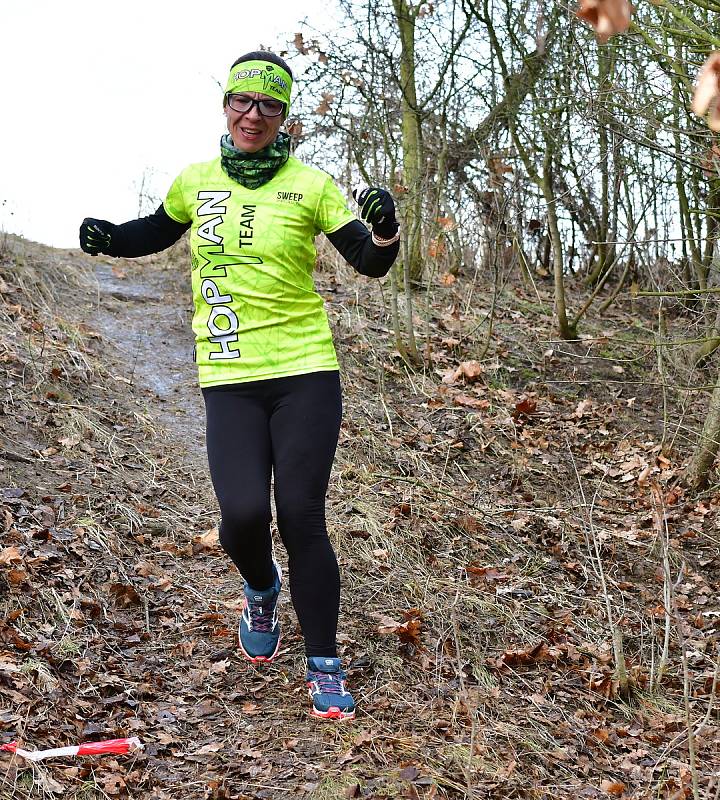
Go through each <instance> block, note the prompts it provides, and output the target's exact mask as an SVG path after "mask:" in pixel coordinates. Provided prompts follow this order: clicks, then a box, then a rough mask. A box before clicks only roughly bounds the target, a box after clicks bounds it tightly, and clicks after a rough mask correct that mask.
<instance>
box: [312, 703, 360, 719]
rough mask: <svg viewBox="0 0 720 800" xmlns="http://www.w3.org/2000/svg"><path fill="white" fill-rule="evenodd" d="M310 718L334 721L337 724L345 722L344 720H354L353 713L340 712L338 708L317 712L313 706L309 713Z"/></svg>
mask: <svg viewBox="0 0 720 800" xmlns="http://www.w3.org/2000/svg"><path fill="white" fill-rule="evenodd" d="M310 716H311V717H315V719H323V720H327V719H334V720H338V721H339V722H345V721H346V720H351V719H355V712H354V711H341V710H340V709H339V708H329V709H328V710H327V711H318V710H317V708H315V707H314V706H313V708H312V710H311V711H310Z"/></svg>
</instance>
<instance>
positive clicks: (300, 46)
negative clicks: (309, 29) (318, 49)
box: [293, 33, 308, 56]
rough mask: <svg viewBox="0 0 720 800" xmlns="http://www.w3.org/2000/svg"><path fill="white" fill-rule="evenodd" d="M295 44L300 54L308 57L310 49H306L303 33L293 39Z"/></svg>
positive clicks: (297, 34)
mask: <svg viewBox="0 0 720 800" xmlns="http://www.w3.org/2000/svg"><path fill="white" fill-rule="evenodd" d="M293 44H294V45H295V47H296V48H297V51H298V53H302V54H303V55H304V56H306V55H307V53H308V49H307V47H305V41H304V40H303V35H302V33H296V34H295V38H294V39H293Z"/></svg>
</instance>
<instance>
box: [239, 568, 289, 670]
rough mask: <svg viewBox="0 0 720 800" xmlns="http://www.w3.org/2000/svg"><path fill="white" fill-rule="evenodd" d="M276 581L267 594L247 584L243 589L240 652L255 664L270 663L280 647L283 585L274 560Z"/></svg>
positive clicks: (266, 591)
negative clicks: (280, 604) (278, 604)
mask: <svg viewBox="0 0 720 800" xmlns="http://www.w3.org/2000/svg"><path fill="white" fill-rule="evenodd" d="M273 566H274V568H275V582H274V583H273V585H272V586H271V587H270V588H269V589H266V590H265V591H264V592H258V591H256V590H255V589H253V588H251V587H250V586H249V585H248V584H247V583H246V584H245V586H244V588H243V592H244V594H245V599H244V601H243V610H242V616H241V617H240V629H239V631H238V638H239V640H240V649H241V650H242V652H243V655H244V656H245V658H247V659H248V661H252V662H253V664H269V663H270V662H271V661H272V660H273V659H274V658H275V656H276V655H277V651H278V648H279V647H280V623H279V622H278V612H277V601H278V597H279V595H280V586H281V584H282V570H281V569H280V565H279V564H278V563H277V561H275V559H273Z"/></svg>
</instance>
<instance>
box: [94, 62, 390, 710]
mask: <svg viewBox="0 0 720 800" xmlns="http://www.w3.org/2000/svg"><path fill="white" fill-rule="evenodd" d="M291 90H292V72H291V71H290V67H289V66H288V65H287V63H286V62H285V61H284V60H283V59H282V58H280V57H278V56H276V55H275V54H273V53H269V52H266V51H255V52H252V53H247V54H246V55H244V56H242V57H240V58H239V59H238V60H237V61H236V62H235V63H234V64H233V65H232V68H231V69H230V75H229V77H228V82H227V87H226V90H225V94H224V97H223V109H224V113H225V116H226V118H227V128H228V133H227V134H225V135H223V136H222V138H221V140H220V154H219V156H218V157H217V158H215V159H213V160H212V161H208V162H206V163H200V164H191V165H190V166H189V167H187V168H186V169H184V170H183V171H182V172H181V173H180V175H179V176H178V177H177V178H176V179H175V181H174V183H173V184H172V186H171V187H170V191H169V192H168V194H167V197H166V198H165V200H164V201H163V203H162V205H161V206H160V207H159V208H158V209H157V211H155V213H153V214H151V215H149V216H147V217H143V218H141V219H136V220H132V221H130V222H125V223H124V224H122V225H114V224H112V223H110V222H108V221H106V220H100V219H93V218H86V219H85V220H83V223H82V225H81V226H80V246H81V247H82V249H83V250H84V251H85V252H86V253H90V254H91V255H96V254H98V253H104V254H106V255H109V256H118V257H125V258H132V257H136V256H144V255H148V254H149V253H156V252H159V251H160V250H163V249H165V248H167V247H169V246H170V245H172V244H173V243H174V242H176V241H177V240H178V239H179V238H180V237H181V236H182V235H183V233H184V232H185V231H186V230H188V229H190V248H191V262H192V291H193V302H194V314H193V321H192V327H193V331H194V333H195V360H196V362H197V367H198V375H199V383H200V387H201V391H202V394H203V398H204V401H205V412H206V434H207V455H208V463H209V466H210V476H211V478H212V482H213V486H214V489H215V493H216V495H217V499H218V503H219V506H220V513H221V523H220V543H221V544H222V546H223V548H224V549H225V551H226V552H227V553H228V555H229V556H230V558H231V559H232V560H233V562H234V563H235V565H236V566H237V568H238V570H239V571H240V573H241V575H242V576H243V578H244V581H245V584H244V602H243V611H242V616H241V619H240V626H239V633H238V636H239V643H240V650H241V652H242V653H243V655H244V656H245V658H247V659H248V660H250V661H252V662H254V663H267V662H271V661H272V660H273V659H274V658H275V656H276V655H277V652H278V648H279V645H280V623H279V622H278V614H277V602H278V595H279V594H280V587H281V583H282V574H281V570H280V566H279V565H278V564H277V562H276V561H275V560H274V558H273V555H272V540H271V534H270V521H271V510H270V485H271V475H273V476H274V480H275V484H274V494H275V505H276V510H277V527H278V531H279V533H280V538H281V539H282V542H283V545H284V546H285V548H286V550H287V554H288V563H289V575H290V595H291V598H292V602H293V606H294V608H295V611H296V613H297V616H298V620H299V622H300V626H301V628H302V632H303V636H304V640H305V654H306V658H307V674H306V682H307V686H308V689H309V692H310V697H311V699H312V710H311V714H313V715H314V716H316V717H321V718H324V719H339V720H344V719H351V718H352V717H354V715H355V703H354V701H353V698H352V696H351V694H350V693H349V692H348V690H347V689H346V687H345V677H346V676H345V673H344V672H343V670H342V668H341V665H340V659H339V658H338V654H337V645H336V639H335V637H336V632H337V622H338V611H339V607H340V573H339V570H338V564H337V560H336V557H335V553H334V551H333V548H332V545H331V543H330V540H329V539H328V534H327V528H326V524H325V495H326V492H327V488H328V481H329V478H330V470H331V467H332V462H333V459H334V457H335V448H336V446H337V440H338V434H339V430H340V421H341V416H342V400H341V386H340V376H339V371H338V362H337V358H336V354H335V349H334V345H333V341H332V336H331V333H330V328H329V325H328V320H327V316H326V313H325V309H324V307H323V301H322V298H321V297H320V296H319V295H318V293H317V291H316V290H315V287H314V284H313V279H312V272H313V268H314V266H315V258H316V251H315V245H314V239H315V237H316V236H317V235H318V234H319V233H320V232H321V231H322V232H323V233H324V234H325V235H326V236H327V237H328V239H329V240H330V241H331V242H332V244H333V245H334V246H335V248H336V249H337V250H338V251H339V252H340V254H341V255H342V256H343V257H344V258H345V259H346V260H347V261H348V262H349V263H350V264H352V266H353V267H354V268H355V269H356V270H357V271H358V272H359V273H361V274H363V275H368V276H370V277H374V278H379V277H382V276H384V275H386V274H387V272H388V270H389V269H390V267H391V265H392V263H393V261H394V260H395V258H396V257H397V254H398V247H399V245H398V239H399V233H398V223H397V221H396V218H395V205H394V203H393V200H392V197H391V196H390V195H389V194H388V192H387V191H385V190H384V189H380V188H367V189H365V190H363V191H362V192H360V193H359V194H358V195H357V197H356V200H357V202H358V206H359V208H360V216H361V218H362V219H363V220H364V221H365V222H366V223H368V224H369V225H370V226H371V229H372V230H371V231H370V230H368V228H367V227H366V226H365V225H364V224H363V223H362V222H361V221H360V220H358V219H357V218H356V217H355V215H354V214H353V213H352V212H351V211H350V210H349V209H348V208H347V204H346V201H345V199H344V198H343V196H342V194H341V193H340V191H339V189H338V188H337V187H336V186H335V184H334V183H333V181H332V179H331V178H330V176H329V175H327V174H326V173H325V172H322V171H320V170H318V169H315V168H313V167H310V166H308V165H306V164H303V163H302V162H301V161H299V160H298V159H297V158H295V157H294V156H291V155H290V137H289V136H288V134H287V133H285V132H283V131H281V130H280V127H281V125H282V123H283V121H284V120H285V119H286V117H287V115H288V109H289V107H290V96H291Z"/></svg>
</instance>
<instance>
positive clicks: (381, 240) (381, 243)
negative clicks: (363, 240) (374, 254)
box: [371, 223, 400, 247]
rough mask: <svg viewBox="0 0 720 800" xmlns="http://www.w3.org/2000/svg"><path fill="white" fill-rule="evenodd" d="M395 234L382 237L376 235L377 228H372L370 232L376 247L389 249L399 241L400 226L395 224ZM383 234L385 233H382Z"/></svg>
mask: <svg viewBox="0 0 720 800" xmlns="http://www.w3.org/2000/svg"><path fill="white" fill-rule="evenodd" d="M394 227H395V233H394V234H392V235H390V236H387V235H386V236H383V235H381V234H379V233H378V231H377V228H376V227H375V228H373V230H372V234H371V236H372V242H373V244H374V245H375V246H376V247H389V246H390V245H391V244H395V242H397V241H399V239H400V226H399V225H398V224H397V223H396V224H395V226H394ZM383 233H385V231H383Z"/></svg>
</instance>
